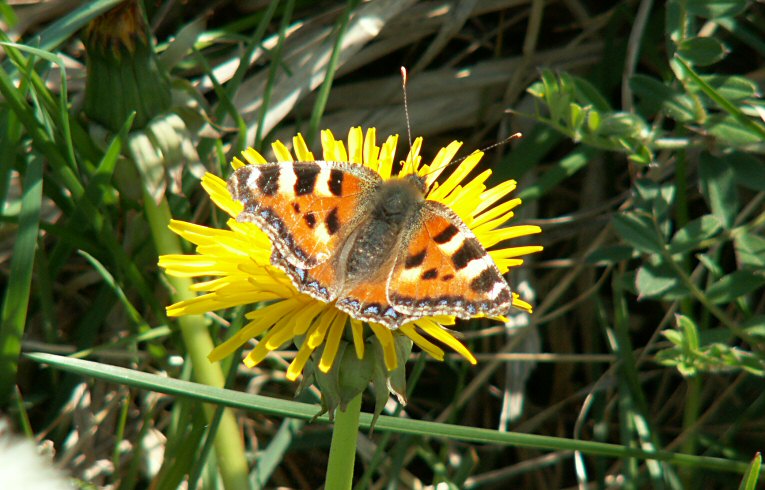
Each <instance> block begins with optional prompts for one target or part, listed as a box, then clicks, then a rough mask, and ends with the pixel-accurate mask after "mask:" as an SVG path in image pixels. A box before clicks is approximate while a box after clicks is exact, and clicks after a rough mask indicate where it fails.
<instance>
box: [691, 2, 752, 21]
mask: <svg viewBox="0 0 765 490" xmlns="http://www.w3.org/2000/svg"><path fill="white" fill-rule="evenodd" d="M686 2H687V3H686V5H685V8H686V9H688V12H689V13H691V14H693V15H698V16H699V17H704V18H707V19H709V18H715V17H733V16H736V15H738V14H740V13H742V12H743V11H744V10H746V8H747V7H748V6H749V0H686Z"/></svg>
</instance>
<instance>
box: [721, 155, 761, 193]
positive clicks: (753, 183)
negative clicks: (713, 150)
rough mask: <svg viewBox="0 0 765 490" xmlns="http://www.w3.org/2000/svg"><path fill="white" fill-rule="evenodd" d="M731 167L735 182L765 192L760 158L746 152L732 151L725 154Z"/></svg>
mask: <svg viewBox="0 0 765 490" xmlns="http://www.w3.org/2000/svg"><path fill="white" fill-rule="evenodd" d="M725 161H726V162H728V164H729V165H730V166H731V168H732V169H733V176H734V178H735V179H736V183H737V184H739V185H740V186H742V187H746V188H747V189H752V190H753V191H758V192H765V165H763V164H762V160H761V159H760V158H757V157H755V156H753V155H750V154H748V153H742V152H734V153H731V154H729V155H726V156H725Z"/></svg>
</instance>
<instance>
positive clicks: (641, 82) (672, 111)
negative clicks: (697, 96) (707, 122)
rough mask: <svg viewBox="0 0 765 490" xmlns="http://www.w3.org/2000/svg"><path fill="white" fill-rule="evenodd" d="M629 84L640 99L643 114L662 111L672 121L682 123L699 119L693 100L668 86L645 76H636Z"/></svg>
mask: <svg viewBox="0 0 765 490" xmlns="http://www.w3.org/2000/svg"><path fill="white" fill-rule="evenodd" d="M629 83H630V88H631V89H632V91H633V92H634V93H635V95H637V96H638V97H640V102H641V106H642V107H643V112H645V113H647V114H654V113H656V112H659V111H660V110H661V111H663V112H664V113H665V114H666V115H668V116H669V117H671V118H672V119H675V120H676V121H681V122H690V121H695V120H696V119H697V118H698V116H697V114H696V106H695V105H694V103H693V99H691V97H689V96H688V95H685V94H683V93H682V92H680V91H678V90H675V89H674V88H672V87H670V86H669V85H668V84H666V83H662V82H660V81H659V80H656V79H655V78H651V77H648V76H645V75H634V76H633V77H632V78H630V82H629Z"/></svg>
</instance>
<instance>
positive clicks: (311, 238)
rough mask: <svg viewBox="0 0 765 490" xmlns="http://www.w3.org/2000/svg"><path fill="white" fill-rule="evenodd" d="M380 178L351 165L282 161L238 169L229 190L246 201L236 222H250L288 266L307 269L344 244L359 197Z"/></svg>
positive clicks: (326, 257)
mask: <svg viewBox="0 0 765 490" xmlns="http://www.w3.org/2000/svg"><path fill="white" fill-rule="evenodd" d="M379 180H380V177H379V176H378V175H377V174H376V173H374V172H372V171H371V170H369V169H367V168H365V167H362V166H361V165H355V164H351V163H343V162H322V161H317V162H295V163H293V162H281V163H267V164H262V165H246V166H244V167H241V168H239V169H237V170H236V172H234V174H233V175H232V176H231V177H230V178H229V180H228V189H229V191H230V192H231V194H232V196H233V197H234V199H236V200H238V201H241V202H242V204H244V211H243V212H242V213H241V214H240V215H239V216H238V217H237V220H238V221H250V222H254V223H255V224H257V225H258V227H260V228H261V229H262V230H263V231H264V232H265V233H266V234H268V235H269V237H270V238H271V241H272V242H273V244H274V247H275V248H276V250H277V251H278V252H279V254H280V255H281V256H282V257H283V258H284V259H285V260H286V261H287V262H288V263H289V264H291V265H293V266H295V267H299V268H302V269H310V268H312V267H315V266H317V265H319V264H321V263H323V262H325V261H327V260H328V259H329V258H330V257H331V256H333V255H334V254H335V252H336V251H337V249H338V247H339V246H341V245H342V241H343V238H344V231H345V230H347V229H348V228H349V225H350V224H351V223H353V222H354V220H355V219H357V214H356V213H357V211H358V209H359V207H360V200H361V199H362V198H363V197H364V196H365V195H366V194H368V193H369V192H370V189H371V188H373V187H374V185H375V184H377V183H378V182H379Z"/></svg>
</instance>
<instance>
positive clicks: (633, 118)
mask: <svg viewBox="0 0 765 490" xmlns="http://www.w3.org/2000/svg"><path fill="white" fill-rule="evenodd" d="M647 132H648V125H647V124H646V122H645V121H644V120H643V119H642V118H641V117H640V116H638V115H637V114H629V113H627V112H612V113H609V114H604V115H603V118H602V121H601V122H600V131H598V134H599V135H601V136H613V137H616V138H638V137H641V136H644V135H645V134H646V133H647Z"/></svg>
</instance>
